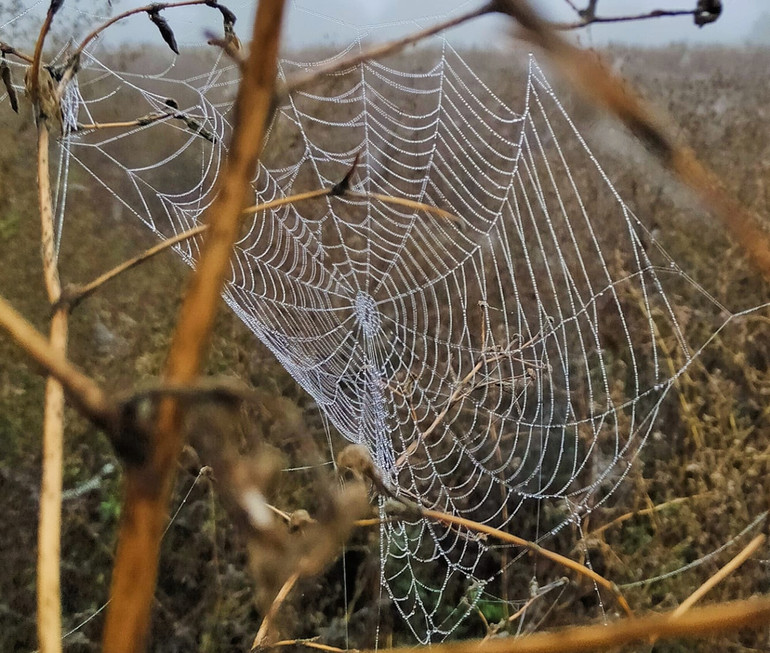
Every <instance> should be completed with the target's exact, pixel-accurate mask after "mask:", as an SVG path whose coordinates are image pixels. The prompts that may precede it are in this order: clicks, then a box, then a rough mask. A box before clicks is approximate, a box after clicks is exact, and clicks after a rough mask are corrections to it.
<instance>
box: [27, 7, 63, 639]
mask: <svg viewBox="0 0 770 653" xmlns="http://www.w3.org/2000/svg"><path fill="white" fill-rule="evenodd" d="M51 14H52V12H51V11H49V12H48V15H47V18H46V21H47V22H48V23H49V24H50V18H51ZM44 37H45V31H42V32H41V36H40V38H39V39H38V46H40V45H41V42H42V41H43V39H44ZM38 49H39V48H36V53H35V54H36V57H37V56H38V55H39V52H38ZM33 88H36V87H33ZM48 148H49V134H48V125H47V123H46V120H40V121H39V123H38V143H37V174H38V179H37V185H38V201H39V210H40V223H41V253H42V257H43V275H44V278H45V286H46V291H47V293H48V299H49V301H50V302H51V304H55V303H56V302H57V301H59V297H60V295H61V282H60V280H59V270H58V265H57V257H56V248H55V245H54V217H53V206H52V203H51V184H50V176H49V165H48ZM67 332H68V315H67V311H66V310H61V309H59V310H56V311H55V312H54V315H53V318H52V319H51V330H50V347H51V350H52V351H53V352H54V353H55V354H56V355H59V356H61V358H65V357H66V351H67ZM44 411H45V412H44V417H43V464H42V466H43V470H42V480H41V485H40V514H39V517H38V519H39V521H38V549H37V635H38V642H39V646H40V651H41V652H42V653H57V652H58V651H61V650H62V644H61V632H62V630H61V587H60V557H61V505H62V467H63V460H64V453H63V451H64V442H63V441H64V388H63V387H62V384H61V383H60V382H59V381H58V380H56V379H55V378H54V377H52V376H49V377H48V380H47V381H46V386H45V403H44Z"/></svg>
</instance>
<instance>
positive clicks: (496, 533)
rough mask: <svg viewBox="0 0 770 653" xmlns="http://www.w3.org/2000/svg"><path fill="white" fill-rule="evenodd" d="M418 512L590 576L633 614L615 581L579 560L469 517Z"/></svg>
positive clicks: (435, 512) (432, 511)
mask: <svg viewBox="0 0 770 653" xmlns="http://www.w3.org/2000/svg"><path fill="white" fill-rule="evenodd" d="M419 514H420V515H421V516H422V517H426V518H428V519H432V520H433V521H437V522H441V523H442V524H449V525H452V526H460V527H462V528H466V529H468V530H470V531H473V532H475V533H483V534H484V535H487V536H490V537H494V538H495V539H497V540H500V541H501V542H506V543H508V544H515V545H516V546H520V547H523V548H525V549H527V550H528V551H531V552H532V553H534V554H536V555H538V556H540V557H541V558H546V559H547V560H551V561H552V562H555V563H557V564H559V565H561V566H562V567H566V568H567V569H571V570H572V571H574V572H576V573H578V574H580V575H581V576H585V577H586V578H590V579H591V580H592V581H594V582H595V583H596V584H597V585H599V586H601V587H604V588H605V589H607V590H609V591H610V592H611V593H612V595H613V596H614V597H615V599H616V600H617V602H618V605H620V607H621V608H622V609H623V611H624V612H625V613H626V614H627V615H628V616H629V617H631V616H633V613H632V612H631V608H630V606H629V605H628V602H627V601H626V599H625V598H624V597H623V595H622V594H621V593H620V590H619V589H618V587H617V585H615V583H613V582H610V581H608V580H607V579H606V578H604V576H600V575H599V574H597V573H596V572H595V571H594V570H593V569H589V568H588V567H586V566H585V565H581V564H580V563H579V562H575V561H574V560H571V559H570V558H567V557H566V556H563V555H561V554H559V553H555V552H554V551H549V550H548V549H544V548H543V547H542V546H540V545H539V544H536V543H535V542H530V541H529V540H525V539H523V538H521V537H518V536H517V535H512V534H511V533H506V532H505V531H501V530H498V529H497V528H492V527H491V526H487V525H486V524H480V523H478V522H475V521H472V520H470V519H466V518H465V517H459V516H457V515H450V514H448V513H445V512H441V511H439V510H430V509H428V508H420V513H419Z"/></svg>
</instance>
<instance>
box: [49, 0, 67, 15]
mask: <svg viewBox="0 0 770 653" xmlns="http://www.w3.org/2000/svg"><path fill="white" fill-rule="evenodd" d="M63 4H64V0H51V4H50V5H49V7H48V13H49V14H50V15H51V16H53V15H54V14H55V13H56V12H57V11H59V9H61V7H62V5H63Z"/></svg>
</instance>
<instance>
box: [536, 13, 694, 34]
mask: <svg viewBox="0 0 770 653" xmlns="http://www.w3.org/2000/svg"><path fill="white" fill-rule="evenodd" d="M696 13H697V10H694V9H677V10H670V11H669V10H666V9H655V10H653V11H650V12H647V13H642V14H632V15H628V16H588V15H586V16H585V17H584V18H583V19H581V20H578V21H574V22H571V23H551V27H552V28H553V29H558V30H571V29H580V28H581V27H588V26H589V25H593V24H594V23H629V22H633V21H639V20H649V19H651V18H665V17H670V16H694V15H695V14H696Z"/></svg>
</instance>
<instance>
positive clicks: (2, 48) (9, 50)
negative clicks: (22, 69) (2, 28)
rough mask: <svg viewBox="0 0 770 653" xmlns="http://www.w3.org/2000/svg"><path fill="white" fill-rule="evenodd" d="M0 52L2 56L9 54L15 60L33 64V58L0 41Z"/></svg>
mask: <svg viewBox="0 0 770 653" xmlns="http://www.w3.org/2000/svg"><path fill="white" fill-rule="evenodd" d="M0 52H1V53H2V54H10V55H11V56H14V57H16V58H17V59H21V60H22V61H24V62H26V63H29V64H31V63H34V61H35V60H34V58H33V57H32V55H29V54H25V53H24V52H20V51H19V50H17V49H16V48H14V47H13V46H12V45H10V44H9V43H6V42H5V41H0Z"/></svg>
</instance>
